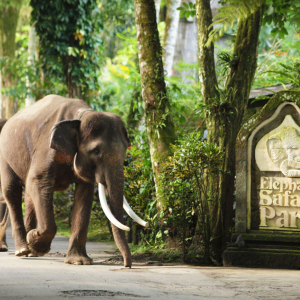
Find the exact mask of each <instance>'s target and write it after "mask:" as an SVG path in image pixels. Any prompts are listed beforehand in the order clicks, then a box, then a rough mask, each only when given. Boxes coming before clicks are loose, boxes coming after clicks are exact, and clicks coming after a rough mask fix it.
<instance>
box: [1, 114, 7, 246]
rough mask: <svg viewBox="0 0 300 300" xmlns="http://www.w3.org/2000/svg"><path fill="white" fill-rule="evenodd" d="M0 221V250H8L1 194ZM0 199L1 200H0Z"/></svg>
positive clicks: (4, 207)
mask: <svg viewBox="0 0 300 300" xmlns="http://www.w3.org/2000/svg"><path fill="white" fill-rule="evenodd" d="M6 121H7V120H6V119H0V132H1V130H2V127H3V126H4V124H5V123H6ZM0 198H1V199H0V223H1V222H3V223H2V226H3V230H2V231H1V232H0V252H4V251H8V246H7V243H6V235H5V229H6V227H7V225H8V219H7V217H6V216H7V213H8V211H7V206H6V204H5V202H4V199H3V198H2V195H0ZM1 200H2V201H1Z"/></svg>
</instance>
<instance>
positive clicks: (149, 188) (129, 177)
mask: <svg viewBox="0 0 300 300" xmlns="http://www.w3.org/2000/svg"><path fill="white" fill-rule="evenodd" d="M145 138H146V132H143V133H142V134H141V135H137V137H136V141H135V143H136V144H137V146H135V145H133V146H131V148H130V150H129V153H128V161H129V164H128V166H127V167H126V168H125V170H124V176H125V191H124V194H125V197H126V199H127V201H128V203H129V204H130V205H131V206H132V207H133V210H134V211H135V212H137V213H138V215H140V216H141V218H142V219H144V220H145V221H147V222H148V223H149V227H148V228H146V229H144V230H143V231H142V232H141V238H142V243H146V244H147V245H154V244H155V243H161V242H162V236H160V235H159V234H158V233H159V232H160V228H159V225H158V216H157V210H156V200H155V197H154V196H155V185H154V177H153V171H152V165H151V158H150V150H149V145H148V143H147V140H146V139H145Z"/></svg>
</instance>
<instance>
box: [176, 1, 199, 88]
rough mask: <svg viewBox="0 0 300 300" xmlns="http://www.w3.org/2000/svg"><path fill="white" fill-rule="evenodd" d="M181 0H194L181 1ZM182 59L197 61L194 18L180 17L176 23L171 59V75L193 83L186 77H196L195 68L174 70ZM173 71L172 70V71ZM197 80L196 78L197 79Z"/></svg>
mask: <svg viewBox="0 0 300 300" xmlns="http://www.w3.org/2000/svg"><path fill="white" fill-rule="evenodd" d="M183 2H194V3H195V0H192V1H186V0H184V1H182V3H183ZM180 61H183V62H184V63H186V64H196V63H198V44H197V23H196V18H189V19H186V18H181V19H180V20H179V25H178V33H177V40H176V46H175V54H174V59H173V70H174V73H173V76H175V77H181V79H182V81H183V82H184V83H194V81H193V80H191V79H188V78H186V76H187V75H189V76H193V77H194V78H198V71H197V68H196V67H195V68H193V69H188V70H176V69H175V66H176V65H177V64H178V63H179V62H180ZM172 72H173V71H172ZM197 81H198V80H197Z"/></svg>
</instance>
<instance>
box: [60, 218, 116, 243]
mask: <svg viewBox="0 0 300 300" xmlns="http://www.w3.org/2000/svg"><path fill="white" fill-rule="evenodd" d="M56 226H57V234H59V235H62V236H66V237H70V235H71V227H70V226H69V224H68V219H63V218H59V216H56ZM87 240H88V241H89V242H112V241H113V239H112V237H111V234H110V232H109V230H108V228H107V226H106V225H102V224H101V222H100V221H99V220H98V219H97V217H96V216H95V214H93V213H92V215H91V218H90V223H89V229H88V236H87Z"/></svg>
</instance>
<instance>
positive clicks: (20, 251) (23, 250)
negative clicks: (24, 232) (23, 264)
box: [15, 247, 30, 256]
mask: <svg viewBox="0 0 300 300" xmlns="http://www.w3.org/2000/svg"><path fill="white" fill-rule="evenodd" d="M29 253H30V250H29V249H28V248H27V247H24V248H21V249H18V250H16V251H15V255H16V256H27V255H28V254H29Z"/></svg>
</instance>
